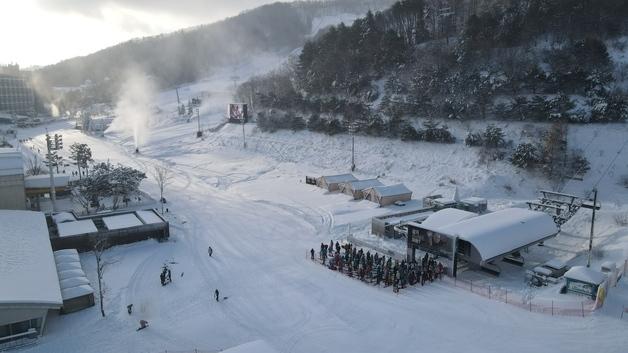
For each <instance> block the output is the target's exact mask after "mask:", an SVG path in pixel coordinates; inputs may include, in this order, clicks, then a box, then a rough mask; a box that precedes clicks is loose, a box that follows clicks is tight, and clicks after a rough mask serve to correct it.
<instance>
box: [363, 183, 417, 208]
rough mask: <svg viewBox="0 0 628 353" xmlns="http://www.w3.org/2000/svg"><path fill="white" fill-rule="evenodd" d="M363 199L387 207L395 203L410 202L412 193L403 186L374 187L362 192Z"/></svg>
mask: <svg viewBox="0 0 628 353" xmlns="http://www.w3.org/2000/svg"><path fill="white" fill-rule="evenodd" d="M364 198H365V199H367V200H369V201H371V202H375V203H378V204H379V205H380V206H388V205H392V204H393V203H395V202H397V201H410V199H412V191H410V189H408V188H407V187H406V186H405V185H403V184H396V185H390V186H375V187H372V188H370V189H366V190H364Z"/></svg>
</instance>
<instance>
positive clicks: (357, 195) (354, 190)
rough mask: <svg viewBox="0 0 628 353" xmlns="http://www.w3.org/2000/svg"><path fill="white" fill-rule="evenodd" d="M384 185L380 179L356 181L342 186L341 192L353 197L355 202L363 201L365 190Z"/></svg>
mask: <svg viewBox="0 0 628 353" xmlns="http://www.w3.org/2000/svg"><path fill="white" fill-rule="evenodd" d="M383 185H384V184H382V182H381V181H379V180H378V179H366V180H355V181H349V182H346V183H342V184H340V192H342V193H344V194H347V195H350V196H353V199H354V200H361V199H363V198H364V190H366V189H370V188H372V187H375V186H383Z"/></svg>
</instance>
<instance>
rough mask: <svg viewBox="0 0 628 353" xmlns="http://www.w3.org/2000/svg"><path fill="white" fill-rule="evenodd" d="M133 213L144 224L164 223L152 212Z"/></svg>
mask: <svg viewBox="0 0 628 353" xmlns="http://www.w3.org/2000/svg"><path fill="white" fill-rule="evenodd" d="M135 213H136V214H137V217H138V218H139V219H140V220H142V222H144V223H145V224H156V223H164V221H163V219H161V218H160V217H159V216H158V215H157V214H156V213H155V211H153V210H145V211H136V212H135Z"/></svg>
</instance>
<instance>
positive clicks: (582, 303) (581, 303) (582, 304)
mask: <svg viewBox="0 0 628 353" xmlns="http://www.w3.org/2000/svg"><path fill="white" fill-rule="evenodd" d="M580 306H581V307H582V317H584V302H580Z"/></svg>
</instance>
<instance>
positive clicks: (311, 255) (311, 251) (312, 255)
mask: <svg viewBox="0 0 628 353" xmlns="http://www.w3.org/2000/svg"><path fill="white" fill-rule="evenodd" d="M310 258H311V259H312V260H314V248H312V249H311V250H310Z"/></svg>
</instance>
